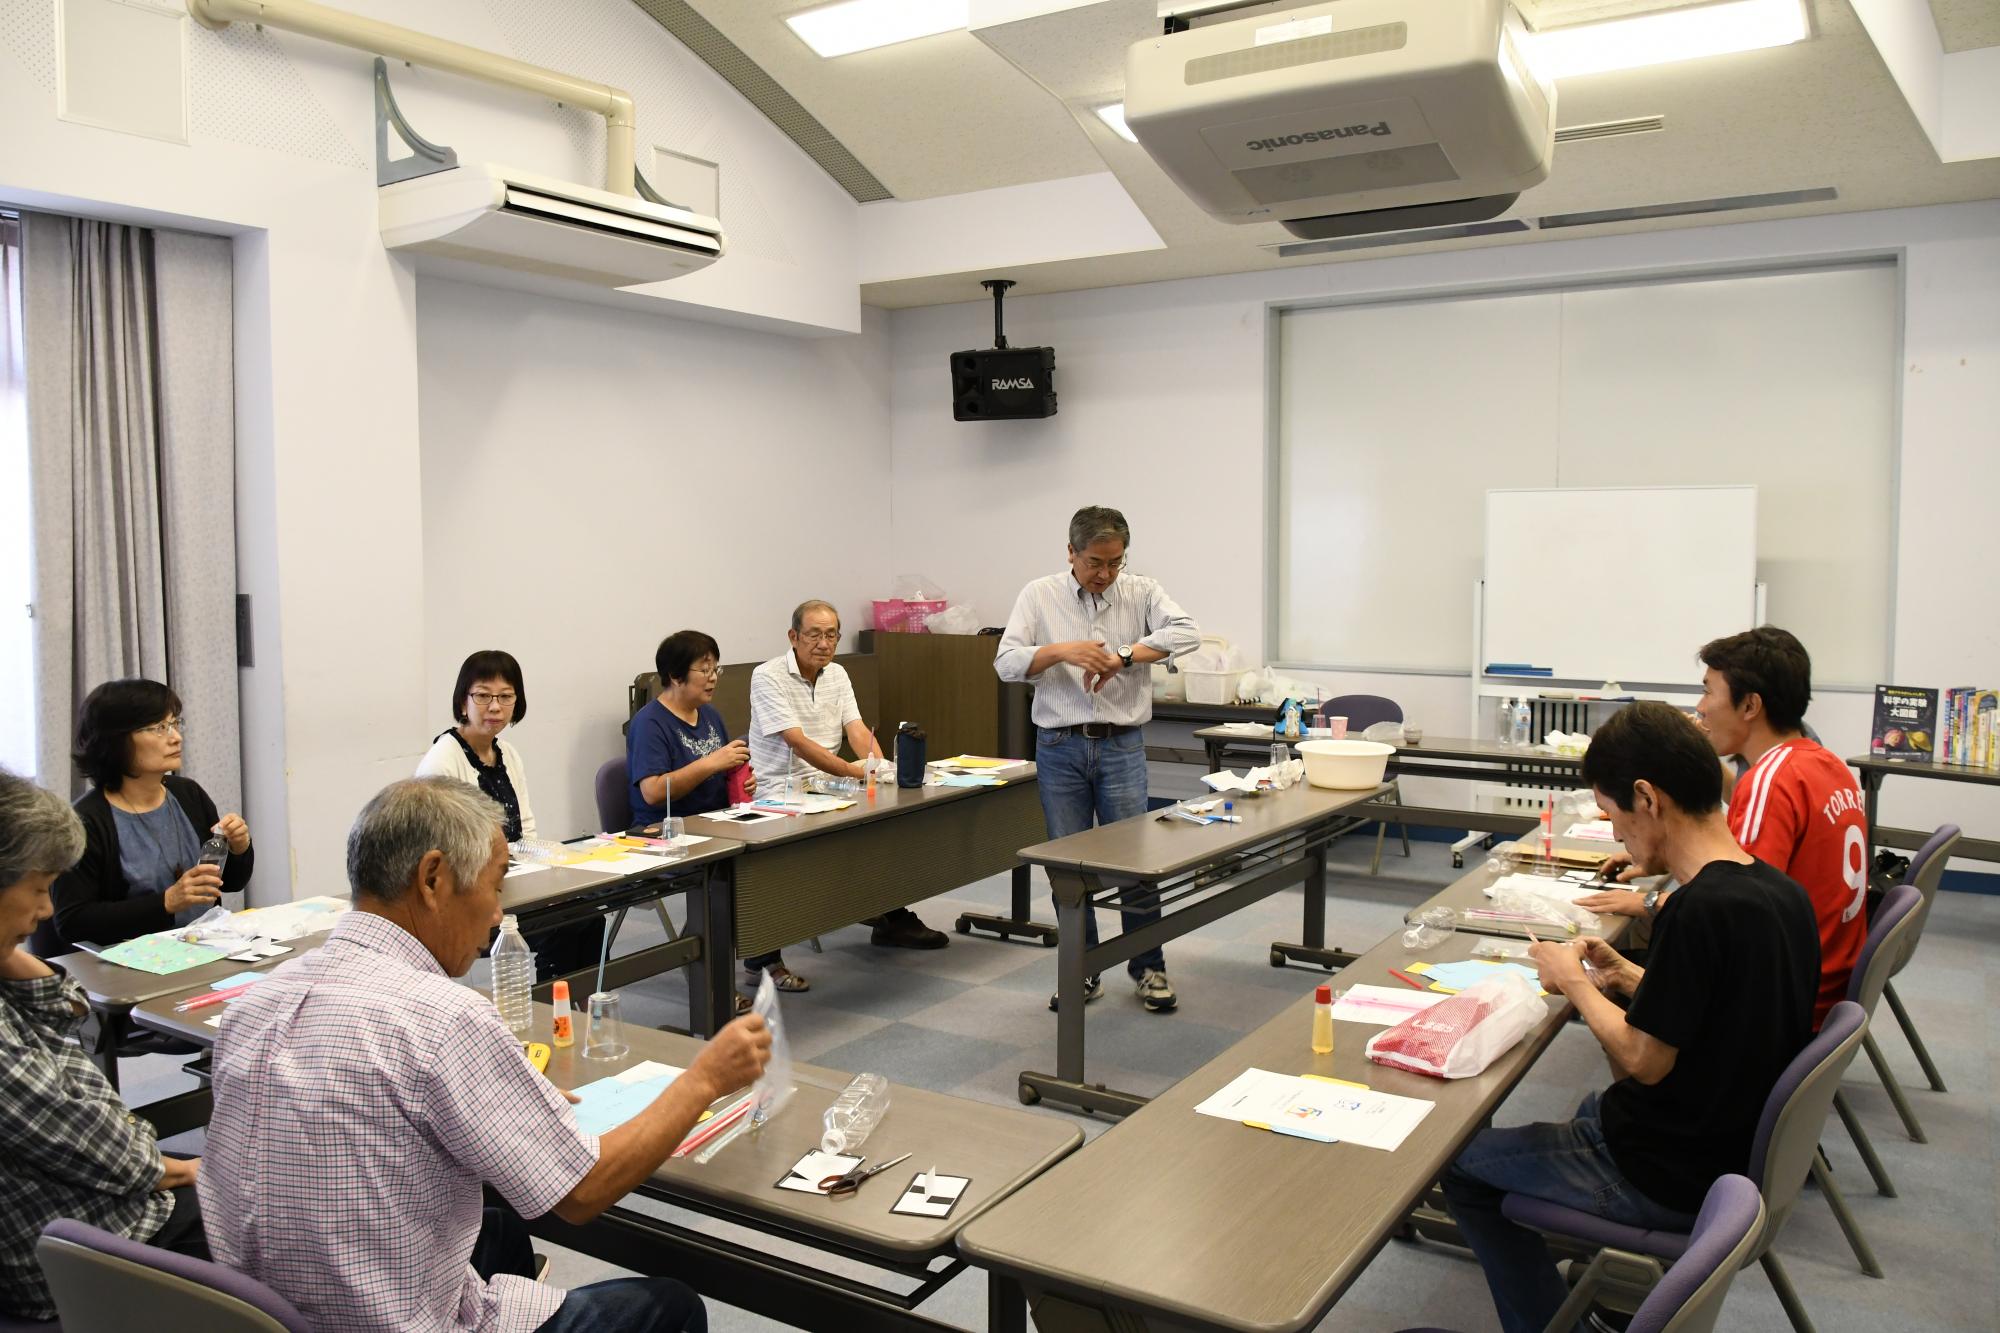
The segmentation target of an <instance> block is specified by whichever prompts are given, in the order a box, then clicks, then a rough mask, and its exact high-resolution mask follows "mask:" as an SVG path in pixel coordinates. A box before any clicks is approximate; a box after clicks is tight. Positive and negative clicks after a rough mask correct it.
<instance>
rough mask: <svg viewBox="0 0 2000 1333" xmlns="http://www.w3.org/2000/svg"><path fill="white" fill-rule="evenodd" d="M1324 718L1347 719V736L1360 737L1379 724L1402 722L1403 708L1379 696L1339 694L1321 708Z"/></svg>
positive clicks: (1393, 701)
mask: <svg viewBox="0 0 2000 1333" xmlns="http://www.w3.org/2000/svg"><path fill="white" fill-rule="evenodd" d="M1319 711H1320V716H1322V717H1344V718H1346V719H1347V734H1348V735H1350V736H1359V735H1360V734H1361V733H1362V732H1364V731H1366V730H1368V728H1370V727H1372V726H1374V725H1375V724H1376V723H1377V722H1401V721H1402V720H1403V706H1402V705H1401V704H1399V703H1397V702H1396V701H1395V700H1394V699H1385V698H1383V697H1382V696H1381V695H1379V694H1337V695H1335V696H1334V697H1333V698H1331V699H1328V700H1327V701H1326V702H1325V703H1323V704H1321V705H1320V706H1319Z"/></svg>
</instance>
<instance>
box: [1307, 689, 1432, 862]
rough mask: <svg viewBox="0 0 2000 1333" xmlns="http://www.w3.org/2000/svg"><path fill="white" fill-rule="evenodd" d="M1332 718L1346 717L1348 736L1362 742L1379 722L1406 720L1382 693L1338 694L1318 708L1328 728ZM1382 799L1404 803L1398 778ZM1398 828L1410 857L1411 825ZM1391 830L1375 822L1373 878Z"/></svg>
mask: <svg viewBox="0 0 2000 1333" xmlns="http://www.w3.org/2000/svg"><path fill="white" fill-rule="evenodd" d="M1330 717H1344V718H1346V719H1347V734H1348V735H1349V736H1353V737H1355V738H1356V739H1359V738H1360V736H1361V733H1362V732H1364V731H1366V730H1368V728H1370V727H1372V726H1374V725H1375V724H1376V723H1377V722H1401V721H1402V720H1403V707H1402V705H1401V704H1399V703H1397V702H1396V701H1395V700H1394V699H1385V698H1383V697H1382V696H1381V695H1379V694H1338V695H1335V696H1334V697H1333V698H1331V699H1328V700H1327V701H1326V702H1325V703H1323V704H1321V705H1320V706H1319V721H1320V725H1321V726H1324V725H1326V719H1327V718H1330ZM1382 799H1383V800H1385V801H1392V802H1394V803H1395V804H1397V805H1401V804H1402V803H1403V785H1402V783H1400V782H1398V781H1397V780H1396V779H1395V778H1390V779H1389V791H1388V794H1387V795H1386V796H1384V797H1383V798H1382ZM1396 827H1397V829H1399V830H1400V831H1401V832H1402V835H1403V855H1405V856H1408V855H1409V854H1410V826H1409V825H1408V824H1398V825H1397V826H1396ZM1388 831H1389V826H1388V825H1387V824H1385V823H1383V822H1382V821H1380V820H1377V821H1376V822H1375V859H1374V861H1372V862H1371V863H1370V864H1369V866H1368V873H1369V874H1371V875H1379V874H1381V873H1382V838H1383V835H1385V834H1386V833H1388Z"/></svg>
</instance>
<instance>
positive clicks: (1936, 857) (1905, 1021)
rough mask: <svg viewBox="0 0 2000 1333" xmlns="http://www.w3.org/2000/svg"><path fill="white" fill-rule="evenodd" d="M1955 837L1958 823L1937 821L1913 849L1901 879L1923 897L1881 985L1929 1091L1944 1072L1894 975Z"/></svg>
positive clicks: (1923, 918)
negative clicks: (1900, 950)
mask: <svg viewBox="0 0 2000 1333" xmlns="http://www.w3.org/2000/svg"><path fill="white" fill-rule="evenodd" d="M1958 839H1959V828H1958V825H1956V824H1940V825H1939V826H1938V830H1937V832H1935V833H1933V834H1931V836H1930V838H1929V840H1928V841H1926V842H1925V843H1924V845H1923V847H1922V849H1921V850H1919V851H1918V852H1917V855H1916V859H1914V860H1913V861H1911V862H1910V872H1909V875H1908V877H1907V878H1905V879H1904V880H1903V882H1904V883H1905V884H1914V885H1916V886H1917V891H1918V892H1919V893H1921V894H1923V896H1924V901H1923V905H1922V906H1921V907H1919V908H1918V909H1917V927H1916V929H1915V930H1914V931H1912V932H1911V933H1910V943H1909V947H1908V948H1906V949H1904V950H1903V956H1902V957H1900V958H1898V959H1897V960H1896V965H1895V966H1894V967H1892V968H1890V969H1889V978H1890V979H1889V981H1888V982H1886V983H1885V984H1884V985H1883V987H1882V998H1883V999H1885V1000H1887V1001H1888V1002H1889V1012H1890V1013H1892V1014H1894V1015H1895V1016H1896V1025H1897V1026H1898V1027H1900V1028H1902V1029H1903V1036H1904V1037H1905V1038H1906V1039H1908V1041H1909V1043H1910V1049H1911V1050H1912V1051H1914V1052H1916V1056H1917V1063H1918V1064H1919V1065H1921V1066H1923V1070H1924V1077H1925V1078H1927V1079H1929V1080H1930V1085H1931V1091H1933V1092H1943V1091H1944V1090H1945V1086H1944V1076H1943V1075H1941V1074H1939V1073H1938V1068H1937V1066H1936V1065H1935V1064H1933V1063H1932V1062H1931V1053H1930V1052H1929V1051H1928V1050H1926V1049H1924V1039H1923V1038H1922V1037H1920V1036H1918V1035H1917V1025H1916V1024H1915V1023H1912V1022H1911V1021H1910V1014H1909V1011H1908V1010H1907V1009H1905V1008H1903V1001H1902V997H1901V996H1899V995H1897V994H1896V982H1895V976H1896V973H1898V972H1901V971H1902V970H1903V968H1904V967H1906V966H1907V965H1908V964H1909V961H1910V958H1911V957H1912V956H1913V955H1914V954H1915V953H1916V952H1917V941H1918V940H1920V939H1921V938H1922V937H1923V933H1924V927H1925V926H1926V925H1928V924H1929V923H1930V919H1931V904H1932V903H1933V902H1935V901H1937V891H1938V883H1939V881H1940V880H1942V879H1943V878H1944V867H1945V862H1947V861H1949V860H1951V853H1952V850H1953V849H1954V848H1955V847H1957V846H1958ZM1877 910H1880V909H1877ZM1872 1044H1873V1038H1870V1041H1869V1045H1872ZM1862 1049H1863V1050H1869V1046H1863V1047H1862ZM1869 1058H1870V1059H1871V1060H1873V1059H1875V1058H1876V1056H1875V1053H1874V1052H1873V1051H1872V1050H1869ZM1878 1068H1879V1064H1878Z"/></svg>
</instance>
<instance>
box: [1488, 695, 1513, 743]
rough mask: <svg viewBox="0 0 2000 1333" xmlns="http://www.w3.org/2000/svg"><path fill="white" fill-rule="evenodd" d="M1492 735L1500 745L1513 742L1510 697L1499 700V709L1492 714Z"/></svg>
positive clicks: (1511, 701) (1511, 702) (1511, 703)
mask: <svg viewBox="0 0 2000 1333" xmlns="http://www.w3.org/2000/svg"><path fill="white" fill-rule="evenodd" d="M1493 736H1494V739H1495V740H1497V741H1499V742H1500V743H1501V744H1502V745H1509V744H1512V743H1513V740H1514V701H1513V700H1512V699H1502V700H1501V701H1500V709H1499V711H1498V712H1497V713H1496V714H1495V715H1494V722H1493Z"/></svg>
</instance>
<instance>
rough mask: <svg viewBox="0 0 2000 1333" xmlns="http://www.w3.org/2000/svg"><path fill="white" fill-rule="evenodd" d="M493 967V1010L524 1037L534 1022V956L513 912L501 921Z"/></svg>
mask: <svg viewBox="0 0 2000 1333" xmlns="http://www.w3.org/2000/svg"><path fill="white" fill-rule="evenodd" d="M488 961H489V962H490V963H491V964H492V965H493V1007H494V1008H496V1009H498V1010H499V1011H500V1021H501V1022H503V1023H505V1024H506V1025H507V1028H508V1030H509V1031H511V1032H513V1033H514V1034H515V1035H517V1036H521V1037H525V1036H527V1035H528V1029H529V1028H530V1027H531V1026H532V1025H533V1023H534V1020H535V1004H534V994H533V992H534V989H535V954H534V950H532V949H530V948H529V947H528V941H527V940H525V939H523V938H522V937H521V924H520V922H518V921H516V920H515V919H514V916H513V914H512V913H511V912H510V913H508V914H507V915H506V916H503V917H501V918H500V938H499V939H497V940H495V941H494V942H493V952H492V953H491V954H490V955H488Z"/></svg>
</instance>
